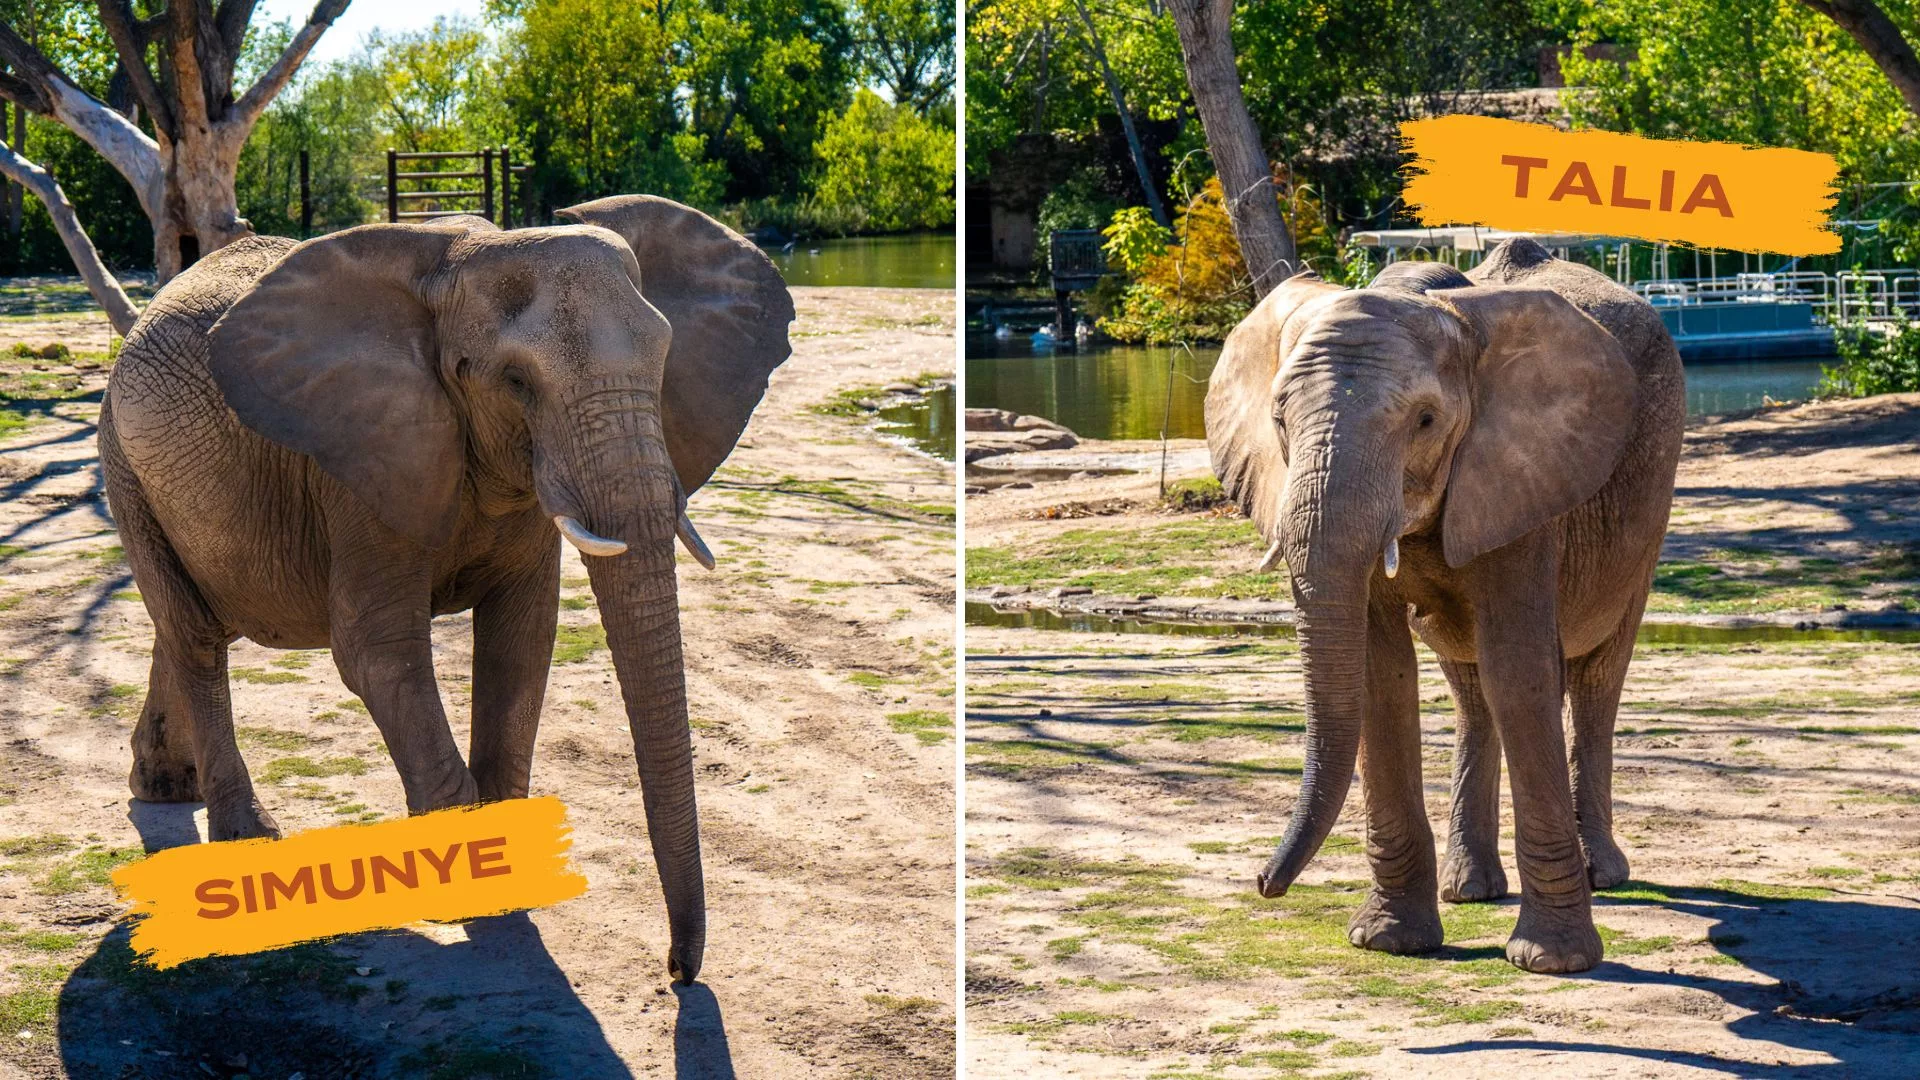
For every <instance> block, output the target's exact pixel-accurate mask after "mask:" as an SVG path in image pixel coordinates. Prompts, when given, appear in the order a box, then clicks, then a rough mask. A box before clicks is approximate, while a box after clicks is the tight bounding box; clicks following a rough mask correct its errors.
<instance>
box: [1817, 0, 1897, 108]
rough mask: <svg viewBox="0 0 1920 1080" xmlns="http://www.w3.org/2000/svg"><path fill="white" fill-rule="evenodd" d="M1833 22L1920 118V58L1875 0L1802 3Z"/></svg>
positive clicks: (1828, 0) (1833, 0)
mask: <svg viewBox="0 0 1920 1080" xmlns="http://www.w3.org/2000/svg"><path fill="white" fill-rule="evenodd" d="M1800 2H1801V3H1803V4H1805V5H1807V6H1808V7H1810V8H1812V9H1813V10H1815V11H1817V12H1819V13H1820V14H1822V15H1825V16H1826V17H1827V18H1829V19H1832V20H1833V21H1834V22H1835V23H1837V24H1839V26H1840V28H1841V29H1842V30H1845V31H1846V32H1847V33H1849V34H1851V35H1853V40H1855V41H1857V42H1859V43H1860V47H1861V48H1862V49H1865V50H1866V52H1867V56H1868V58H1870V59H1871V60H1872V61H1873V62H1874V63H1875V64H1877V65H1879V67H1880V70H1881V72H1882V73H1884V74H1885V75H1886V77H1887V80H1888V81H1889V82H1891V83H1893V88H1894V89H1895V90H1898V91H1899V92H1900V96H1901V97H1903V98H1905V99H1906V102H1907V108H1909V109H1911V110H1913V112H1914V113H1915V114H1916V115H1920V58H1916V57H1915V56H1914V53H1913V46H1912V45H1909V44H1908V43H1907V39H1906V37H1905V36H1904V35H1903V34H1901V33H1900V28H1899V27H1898V26H1896V25H1894V22H1893V20H1892V19H1889V18H1887V13H1886V12H1884V11H1881V10H1880V6H1879V5H1878V4H1875V3H1874V2H1873V0H1800Z"/></svg>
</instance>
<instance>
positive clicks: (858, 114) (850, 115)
mask: <svg viewBox="0 0 1920 1080" xmlns="http://www.w3.org/2000/svg"><path fill="white" fill-rule="evenodd" d="M818 153H819V157H820V163H821V169H820V180H819V184H818V186H817V188H816V190H815V195H816V197H817V198H819V199H820V200H822V201H823V202H827V203H838V204H843V205H855V206H862V207H864V208H865V210H866V213H867V224H868V225H869V227H871V228H874V229H878V230H881V231H884V232H896V231H900V230H905V229H933V228H940V227H943V226H946V225H950V224H952V223H953V170H954V146H953V132H952V131H951V130H949V129H947V128H944V127H941V126H939V125H937V124H935V123H933V122H932V121H930V120H928V119H927V118H926V117H924V116H921V115H920V114H919V113H918V112H915V111H914V110H913V108H912V107H910V106H907V105H904V104H889V103H887V102H885V101H883V100H881V98H880V95H878V94H876V93H874V92H873V91H871V90H865V89H862V90H860V91H858V92H856V93H855V94H854V98H853V104H852V105H851V106H850V107H848V109H847V111H846V112H845V113H843V114H841V115H840V116H838V117H836V118H835V119H834V120H833V121H832V122H831V123H829V124H828V126H827V129H826V131H825V132H824V133H823V134H822V135H821V137H820V141H819V144H818Z"/></svg>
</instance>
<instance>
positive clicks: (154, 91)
mask: <svg viewBox="0 0 1920 1080" xmlns="http://www.w3.org/2000/svg"><path fill="white" fill-rule="evenodd" d="M100 24H101V25H102V26H104V27H106V31H107V36H108V37H110V38H112V39H113V47H114V51H116V52H118V53H119V54H120V68H121V70H123V71H125V72H126V73H127V78H128V79H130V80H132V82H133V91H134V93H136V94H138V95H139V96H140V104H141V105H142V106H144V107H145V108H146V110H147V115H149V116H151V117H153V123H154V126H155V127H157V128H159V129H160V130H161V131H163V132H165V133H166V134H167V136H168V137H169V138H172V137H176V136H177V135H178V129H177V128H175V127H174V124H173V110H171V109H169V108H168V107H167V99H166V97H165V96H164V95H163V94H161V93H160V87H159V84H157V83H156V82H154V79H153V69H151V68H149V67H148V66H147V43H148V42H149V41H151V40H152V38H151V36H150V31H149V28H148V25H147V24H146V23H142V22H140V21H139V20H137V19H135V18H134V16H133V5H132V3H131V0H100Z"/></svg>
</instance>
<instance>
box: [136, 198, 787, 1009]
mask: <svg viewBox="0 0 1920 1080" xmlns="http://www.w3.org/2000/svg"><path fill="white" fill-rule="evenodd" d="M558 217H559V218H560V219H561V220H562V221H563V222H566V224H562V225H557V226H552V227H542V228H527V229H519V230H513V231H504V230H501V229H498V228H495V227H494V226H493V225H492V224H491V223H489V222H487V221H485V220H484V219H481V218H476V217H458V218H443V219H437V220H434V221H431V222H428V223H424V224H375V225H363V226H359V227H355V228H350V229H346V230H344V231H341V232H336V233H333V234H331V235H327V236H323V237H319V238H316V239H312V240H308V241H306V242H304V243H295V242H293V241H291V240H286V239H281V238H273V237H246V238H242V239H241V240H238V241H236V242H234V243H232V244H229V245H227V246H225V247H222V248H220V249H219V250H218V251H215V252H213V253H211V254H209V255H208V256H206V257H205V258H202V259H201V260H199V261H198V262H197V263H195V264H194V265H193V266H192V267H191V268H189V269H188V270H187V271H185V272H184V273H182V274H180V275H179V276H178V277H177V278H175V279H174V280H173V281H171V282H170V283H168V285H167V286H166V287H165V288H164V289H162V290H161V291H160V293H159V294H158V295H157V296H155V297H154V299H153V302H152V304H151V305H150V306H149V307H148V309H147V310H146V312H144V313H143V315H142V317H141V319H140V321H139V323H138V324H137V325H136V326H135V327H134V328H133V330H132V332H131V333H130V334H129V335H128V336H127V339H126V343H125V345H124V347H123V349H122V352H121V354H120V358H119V361H118V363H117V364H116V365H115V368H114V371H113V373H112V377H111V379H110V381H109V384H108V388H107V393H106V398H105V402H104V405H103V407H102V409H101V416H100V423H99V443H100V456H101V460H102V463H103V468H104V472H105V482H106V489H107V498H108V503H109V507H110V510H111V513H112V514H113V516H114V519H115V521H116V523H117V525H118V526H119V529H120V532H121V535H122V537H123V544H124V547H125V549H126V552H127V558H128V561H129V563H130V564H131V566H132V570H133V576H134V579H135V581H136V582H137V583H138V586H139V591H140V595H141V598H142V599H143V601H144V602H145V604H146V608H147V611H148V613H149V614H150V616H151V617H152V621H153V626H154V647H153V661H152V669H151V675H150V679H149V684H148V690H147V698H146V702H145V704H144V706H143V707H142V709H141V713H140V718H139V720H138V722H137V724H136V727H135V729H134V732H133V736H132V744H133V769H132V773H131V775H130V778H129V784H130V787H131V788H132V791H133V794H134V796H135V797H136V798H139V799H141V800H145V801H153V802H182V801H204V802H205V803H206V806H207V827H208V834H209V838H210V839H212V840H215V841H219V840H230V839H239V838H247V837H275V836H278V835H279V828H278V826H277V825H276V824H275V822H274V820H273V818H272V817H271V816H270V815H269V814H268V813H267V811H266V810H265V809H264V808H263V807H262V806H261V804H260V801H259V799H258V798H257V797H256V796H255V793H254V790H253V786H252V783H251V781H250V779H249V777H248V775H247V767H246V763H245V761H243V760H242V758H241V756H240V751H239V748H238V746H237V745H236V742H235V737H234V722H233V716H232V707H231V701H230V698H229V690H228V679H227V649H228V646H229V645H230V644H231V643H232V642H233V641H235V640H237V639H239V638H242V637H244V638H248V639H251V640H253V641H255V642H258V643H260V644H262V645H266V646H269V647H274V648H290V649H317V648H330V649H331V650H332V654H333V659H334V663H335V666H336V667H337V668H338V670H339V672H340V677H341V679H342V680H343V681H344V682H345V683H346V685H347V687H348V688H349V689H350V690H352V691H353V692H354V693H355V694H356V695H358V696H359V697H360V699H361V700H362V701H363V702H364V703H365V704H366V707H367V710H368V712H369V713H370V715H371V717H372V720H373V722H374V724H375V725H376V726H377V727H378V728H379V731H380V734H381V736H382V738H383V739H384V740H385V743H386V746H387V748H388V751H389V753H390V754H391V756H392V758H393V762H394V766H395V768H396V769H397V770H398V772H399V774H400V779H401V781H402V783H403V785H404V787H405V790H406V802H407V809H408V811H409V812H411V813H416V814H418V813H425V812H428V811H432V810H439V809H444V808H447V807H455V806H462V805H469V804H473V803H477V802H482V801H492V800H499V799H511V798H518V797H524V796H525V795H526V794H527V790H528V784H529V780H530V775H531V771H532V765H533V750H534V735H535V731H536V729H537V727H538V725H539V720H540V712H541V704H542V698H543V696H544V694H545V691H546V681H547V672H548V667H549V665H550V664H551V662H552V656H553V645H554V637H555V627H556V623H557V619H558V610H559V588H560V551H561V547H560V544H561V540H562V538H563V537H564V538H565V539H566V540H567V541H569V542H571V543H573V544H574V546H575V547H577V548H578V549H579V550H580V551H581V553H582V556H583V561H584V562H585V564H586V568H587V574H588V578H589V581H590V583H591V587H592V590H593V593H594V596H595V598H596V600H597V601H598V604H599V608H600V612H601V618H602V622H603V624H604V626H605V629H606V635H607V647H608V651H609V652H610V654H611V656H612V659H613V666H614V671H615V674H616V675H617V677H618V682H619V686H620V693H621V696H622V698H623V700H624V702H625V705H626V710H627V717H628V722H629V727H630V729H631V731H632V735H633V742H634V753H635V756H636V758H637V759H638V766H639V774H640V780H641V785H642V796H643V801H644V804H645V810H646V818H647V832H648V836H649V839H650V840H651V842H652V847H653V854H654V859H655V863H656V869H657V871H658V873H659V876H660V882H661V886H662V889H663V891H664V893H665V898H666V906H667V913H668V919H669V924H670V927H671V945H670V948H669V955H668V971H669V974H670V975H671V976H672V977H673V978H675V979H678V980H680V981H681V982H684V983H691V982H692V981H693V980H694V979H695V978H696V977H697V976H698V975H699V972H700V966H701V962H702V959H703V957H704V953H705V946H706V897H705V885H704V878H703V875H702V869H701V860H700V832H699V824H698V818H697V814H696V809H695V804H694V780H693V764H692V744H691V734H690V731H689V729H688V718H687V695H686V681H685V670H684V663H683V656H682V652H681V639H680V625H679V609H678V583H677V578H676V570H675V550H674V543H675V540H676V538H678V539H679V540H680V541H681V542H682V543H683V544H685V545H686V546H687V548H688V549H689V551H691V552H692V553H693V554H694V556H695V557H696V558H697V559H698V560H699V561H700V562H701V563H702V564H703V565H706V566H708V567H709V568H711V566H712V564H713V560H712V556H711V554H709V553H708V551H707V549H706V547H705V545H704V544H703V543H702V542H701V540H700V538H699V534H698V532H697V531H696V530H695V529H694V528H693V525H692V523H691V521H690V520H689V519H688V517H687V513H686V505H687V497H688V496H689V495H690V494H691V493H693V492H694V491H696V490H698V489H699V488H700V486H701V485H703V484H704V483H706V482H707V480H708V478H710V477H711V476H712V475H713V473H714V470H715V469H717V468H718V467H719V465H720V464H721V462H722V461H723V460H724V459H725V458H726V457H727V455H728V454H729V453H730V452H731V450H732V448H733V446H734V444H735V442H736V441H737V440H738V439H739V437H740V434H741V432H742V431H743V430H744V429H745V427H746V424H747V421H748V418H749V416H750V415H751V414H752V412H753V410H754V408H755V407H756V406H757V405H758V403H759V401H760V399H761V397H762V395H763V394H764V393H765V391H766V387H767V382H768V377H769V376H770V375H771V373H772V372H773V370H774V369H775V368H777V367H778V366H779V365H780V364H781V363H782V362H784V361H785V360H786V358H787V356H788V355H789V353H790V347H789V342H788V331H787V326H788V323H790V322H791V321H792V320H793V317H794V307H793V300H792V297H791V296H790V294H789V293H788V290H787V287H786V283H785V282H784V281H783V280H782V278H781V276H780V273H779V271H778V270H777V269H775V267H774V265H773V263H772V262H771V261H770V260H769V259H768V258H767V257H766V256H765V255H764V254H762V253H761V252H760V250H759V249H758V248H756V247H755V246H754V245H752V244H751V243H749V242H748V241H747V240H746V239H745V238H743V237H741V236H739V235H738V234H736V233H734V232H733V231H732V230H730V229H728V228H727V227H726V226H724V225H722V224H721V223H719V222H717V221H715V220H714V219H712V218H710V217H708V216H706V215H705V214H702V213H700V212H699V211H697V210H694V209H692V208H690V207H686V206H682V205H680V204H678V203H674V202H671V201H668V200H666V199H661V198H656V197H652V196H638V195H635V196H616V197H613V198H607V199H601V200H597V201H594V202H589V203H585V204H582V205H579V206H575V207H572V208H569V209H566V210H562V211H559V213H558ZM468 610H471V611H472V612H473V654H474V661H473V676H472V677H473V684H472V686H473V706H472V708H473V726H472V739H471V744H470V747H469V750H470V754H471V767H469V764H468V763H467V762H465V761H463V760H462V759H461V755H460V750H459V748H458V747H457V746H456V744H455V742H454V739H453V735H452V732H451V730H450V729H449V727H448V725H447V720H446V714H445V711H444V709H443V707H442V704H441V699H440V693H439V688H438V686H437V685H436V683H435V680H434V669H433V658H432V641H431V625H432V620H433V618H434V616H437V615H445V614H450V613H454V612H462V611H468Z"/></svg>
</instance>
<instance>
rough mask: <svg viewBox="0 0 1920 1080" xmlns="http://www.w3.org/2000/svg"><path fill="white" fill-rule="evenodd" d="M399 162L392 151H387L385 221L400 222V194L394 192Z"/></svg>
mask: <svg viewBox="0 0 1920 1080" xmlns="http://www.w3.org/2000/svg"><path fill="white" fill-rule="evenodd" d="M398 166H399V161H398V157H397V155H395V154H394V152H393V151H391V150H389V151H387V221H389V222H395V221H399V220H400V193H399V192H398V191H396V190H394V186H393V183H394V173H396V172H398V171H400V170H399V167H398Z"/></svg>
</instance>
